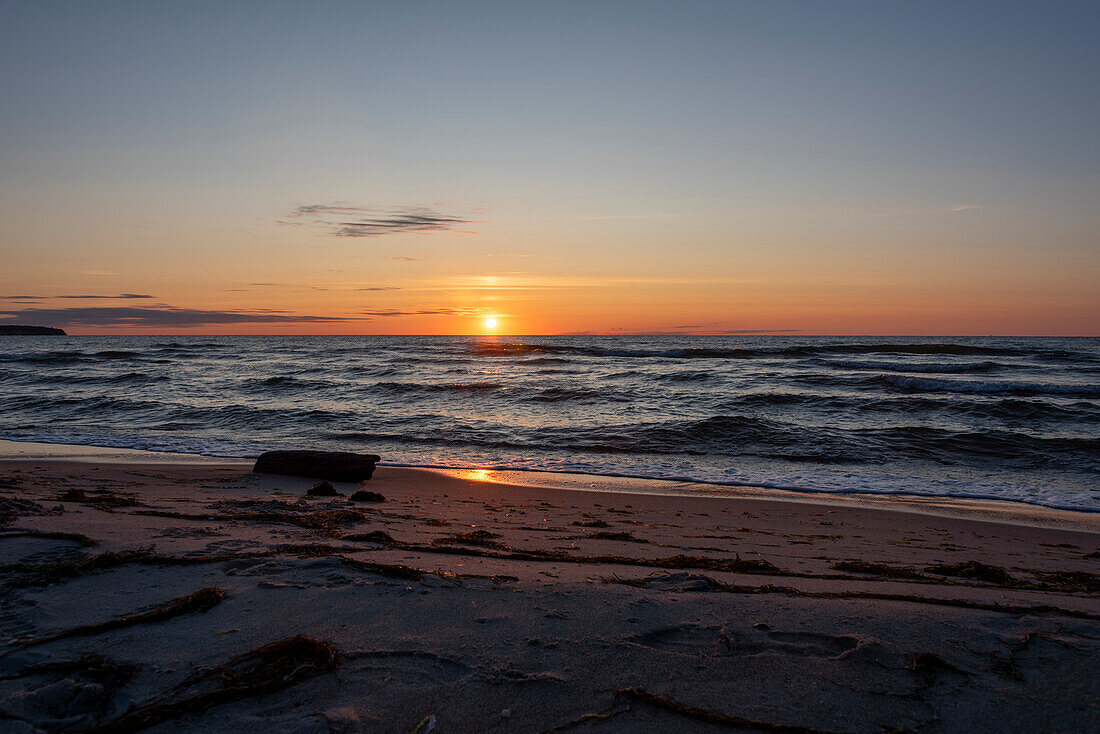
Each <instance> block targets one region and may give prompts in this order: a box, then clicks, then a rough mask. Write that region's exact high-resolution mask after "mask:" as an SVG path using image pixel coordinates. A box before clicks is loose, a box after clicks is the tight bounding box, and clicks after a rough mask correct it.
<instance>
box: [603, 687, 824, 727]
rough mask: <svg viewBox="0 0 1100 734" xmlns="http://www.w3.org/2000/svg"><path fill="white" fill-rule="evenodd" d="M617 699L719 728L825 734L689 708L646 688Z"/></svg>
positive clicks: (621, 692)
mask: <svg viewBox="0 0 1100 734" xmlns="http://www.w3.org/2000/svg"><path fill="white" fill-rule="evenodd" d="M613 693H614V694H615V697H616V699H619V700H623V701H627V702H630V703H643V704H647V705H649V706H655V707H657V708H659V709H662V710H664V711H668V712H670V713H674V714H677V715H679V716H683V717H684V718H687V719H694V720H695V721H702V722H705V723H707V724H717V725H719V726H730V727H736V728H738V729H749V730H753V731H768V732H776V733H777V734H824V732H823V730H821V729H813V728H809V727H805V726H795V725H790V724H776V723H773V722H770V721H761V720H759V719H748V718H745V717H743V716H733V715H730V714H723V713H719V712H718V711H713V710H711V709H705V708H699V707H696V706H689V705H687V704H685V703H681V702H680V701H677V700H676V699H674V698H672V697H671V696H662V695H659V694H656V693H651V692H650V691H647V690H646V689H644V688H619V689H617V690H615V691H613Z"/></svg>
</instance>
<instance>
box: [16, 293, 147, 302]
mask: <svg viewBox="0 0 1100 734" xmlns="http://www.w3.org/2000/svg"><path fill="white" fill-rule="evenodd" d="M51 298H64V299H69V300H74V301H86V300H91V299H112V300H113V299H123V300H133V299H144V298H153V296H150V295H148V294H145V293H119V294H118V295H113V296H92V295H63V296H0V299H3V300H5V301H45V300H48V299H51Z"/></svg>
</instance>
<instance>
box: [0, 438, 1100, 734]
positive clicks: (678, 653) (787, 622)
mask: <svg viewBox="0 0 1100 734" xmlns="http://www.w3.org/2000/svg"><path fill="white" fill-rule="evenodd" d="M4 448H5V458H3V459H2V460H0V521H2V522H3V525H2V526H0V554H2V555H0V565H2V568H0V573H2V579H3V584H4V586H3V595H2V597H0V620H2V625H0V628H2V629H3V633H4V635H3V636H4V644H3V648H2V651H0V721H2V723H3V728H4V729H5V731H13V732H40V731H42V732H44V731H101V732H107V731H139V730H149V731H165V732H168V731H263V732H414V731H419V732H427V731H429V730H434V731H438V732H448V731H450V732H475V731H494V732H551V731H578V732H588V731H591V732H630V731H648V732H681V731H731V730H732V731H779V732H882V731H919V732H941V731H942V732H952V731H1020V732H1025V731H1026V732H1033V731H1075V732H1081V731H1095V730H1097V727H1098V726H1100V703H1098V702H1100V683H1098V682H1097V681H1100V676H1098V675H1097V674H1098V673H1100V655H1098V653H1100V578H1098V577H1097V576H1096V575H1095V571H1096V568H1097V559H1098V558H1100V516H1097V515H1095V514H1093V513H1077V512H1059V511H1055V510H1049V509H1043V508H1029V507H1027V506H1023V505H1015V504H1012V503H986V504H984V505H983V504H982V503H970V504H969V505H968V504H966V503H958V506H957V507H949V506H947V505H945V504H944V503H943V502H942V501H939V500H937V501H935V502H923V503H922V502H921V501H919V500H909V501H908V504H907V502H906V501H905V500H903V501H900V502H885V501H883V500H877V499H875V498H866V499H864V500H860V499H858V498H857V499H852V498H846V499H835V498H830V497H829V496H822V497H805V496H797V495H785V494H784V493H772V494H770V495H769V494H766V493H760V491H759V490H750V489H745V490H743V491H742V492H740V493H739V494H738V495H737V496H726V497H720V496H688V494H687V493H686V490H685V492H684V493H681V494H678V495H677V494H655V493H652V492H653V491H654V488H653V487H652V486H649V487H647V486H644V483H643V484H641V485H638V486H634V487H632V486H631V483H630V481H629V480H617V479H610V478H603V479H602V480H601V481H599V482H592V484H594V485H595V486H590V487H586V488H581V485H583V484H584V483H585V478H583V477H580V478H576V477H574V478H571V479H568V478H567V479H562V480H559V478H557V477H554V476H552V475H534V474H526V475H524V476H525V478H526V479H527V482H526V484H527V486H524V485H521V484H515V483H511V484H509V483H502V482H503V481H504V480H509V479H510V480H512V481H518V479H517V478H516V477H515V476H514V475H513V476H504V477H501V476H498V475H497V474H496V473H494V472H488V471H485V472H471V471H467V472H450V473H446V472H439V471H431V470H423V469H412V468H400V467H390V466H380V467H379V468H378V470H377V472H376V474H375V477H374V478H373V479H372V480H370V481H369V482H364V483H363V484H364V486H366V487H368V488H369V489H370V490H371V491H373V492H377V493H380V494H382V495H383V496H384V498H385V500H384V501H382V502H352V501H350V500H349V499H348V495H350V494H351V493H352V492H353V491H355V490H356V489H359V487H358V486H357V485H355V484H350V483H334V488H335V489H336V491H337V492H338V493H339V495H338V496H335V497H312V496H309V495H307V494H306V492H307V490H308V489H309V488H310V487H311V486H313V485H314V484H315V480H311V479H308V478H297V477H283V476H273V475H258V474H253V473H251V471H250V464H248V463H242V462H225V461H219V460H209V459H199V458H188V457H174V456H166V455H157V454H143V453H141V452H126V451H111V450H99V449H87V448H85V447H73V448H69V449H67V450H65V449H61V448H58V447H42V446H36V445H34V444H13V443H6V444H5V446H4ZM520 478H524V477H520ZM570 481H572V484H570ZM539 484H544V485H545V486H537V485H539ZM615 487H618V489H619V490H620V491H610V490H612V489H614V488H615ZM632 488H633V489H634V490H636V491H621V490H624V489H626V490H630V489H632Z"/></svg>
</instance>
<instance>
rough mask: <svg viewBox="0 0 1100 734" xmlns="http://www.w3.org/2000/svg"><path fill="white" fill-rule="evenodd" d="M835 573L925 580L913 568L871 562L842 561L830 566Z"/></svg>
mask: <svg viewBox="0 0 1100 734" xmlns="http://www.w3.org/2000/svg"><path fill="white" fill-rule="evenodd" d="M829 568H831V569H833V570H834V571H844V572H845V573H865V574H869V575H874V576H885V577H887V578H892V579H922V578H925V577H924V576H921V575H920V574H919V573H917V572H916V571H914V570H913V569H911V568H904V567H900V566H888V565H886V564H885V563H871V562H870V561H840V562H839V563H834V564H833V565H831V566H829Z"/></svg>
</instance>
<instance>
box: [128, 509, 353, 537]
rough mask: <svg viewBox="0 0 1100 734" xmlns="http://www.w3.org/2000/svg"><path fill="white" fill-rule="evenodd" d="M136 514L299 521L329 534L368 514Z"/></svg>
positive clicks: (310, 528)
mask: <svg viewBox="0 0 1100 734" xmlns="http://www.w3.org/2000/svg"><path fill="white" fill-rule="evenodd" d="M284 504H285V503H284ZM133 514H135V515H147V516H150V517H169V518H172V519H175V520H199V521H202V522H211V521H236V522H273V523H282V524H286V525H297V526H298V527H300V528H306V529H307V530H319V531H322V532H326V533H329V534H333V533H335V532H336V530H337V529H338V528H341V527H343V526H345V525H358V524H360V523H364V522H366V521H367V516H366V515H364V514H363V513H362V512H359V511H358V510H312V511H309V512H295V511H293V510H290V509H288V510H287V511H280V510H261V511H258V512H227V513H206V514H191V513H185V512H172V511H169V510H138V511H135V512H134V513H133Z"/></svg>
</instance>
